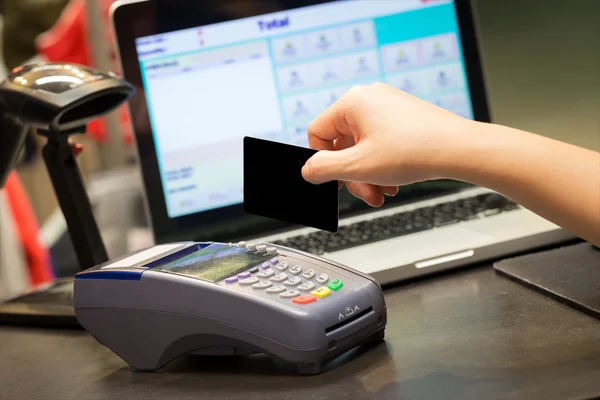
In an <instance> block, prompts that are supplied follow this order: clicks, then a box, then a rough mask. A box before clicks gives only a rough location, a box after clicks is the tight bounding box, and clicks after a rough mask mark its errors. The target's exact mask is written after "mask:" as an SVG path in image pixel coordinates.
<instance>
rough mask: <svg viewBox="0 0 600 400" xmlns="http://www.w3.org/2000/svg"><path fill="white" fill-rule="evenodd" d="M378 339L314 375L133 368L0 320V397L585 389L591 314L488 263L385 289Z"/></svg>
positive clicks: (594, 360)
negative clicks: (383, 324) (384, 324)
mask: <svg viewBox="0 0 600 400" xmlns="http://www.w3.org/2000/svg"><path fill="white" fill-rule="evenodd" d="M385 293H386V300H387V304H388V316H389V322H388V328H387V331H386V341H385V342H384V343H382V344H379V345H377V346H375V347H373V348H370V349H366V350H362V351H361V350H359V351H354V352H353V353H350V354H349V355H347V356H345V357H344V359H342V360H340V362H336V364H335V368H328V369H327V370H326V371H325V372H324V373H323V374H321V375H317V376H297V375H294V373H293V370H292V369H289V368H286V367H284V366H281V365H278V364H276V363H274V362H273V361H272V360H271V359H269V358H267V357H263V356H250V357H239V358H217V357H191V356H188V357H184V358H181V359H178V360H176V361H174V362H172V363H171V364H169V365H168V366H167V367H165V368H164V369H163V370H161V371H160V372H155V373H134V372H132V371H131V370H130V369H129V367H128V366H127V365H126V364H125V363H124V362H123V361H122V360H121V359H119V358H118V357H117V356H115V355H114V354H113V353H112V352H110V351H109V350H108V349H106V348H105V347H103V346H101V345H100V344H98V343H97V342H96V341H95V340H94V339H93V338H92V337H91V336H89V335H88V334H87V333H86V332H84V331H69V330H44V329H32V328H13V327H1V328H0V399H19V400H27V399H145V400H146V399H199V398H203V399H204V398H205V399H215V400H217V399H231V400H237V399H243V400H254V399H256V400H259V399H260V400H270V399H286V400H295V399H298V400H313V399H314V400H316V399H344V398H347V399H381V400H383V399H427V400H432V399H545V400H549V399H586V398H594V397H600V321H598V320H596V319H594V318H592V317H590V316H588V315H586V314H583V313H581V312H579V311H576V310H574V309H571V308H569V307H568V306H566V305H564V304H561V303H559V302H557V301H555V300H552V299H549V298H547V297H544V296H543V295H541V294H539V293H536V292H534V291H532V290H530V289H527V288H525V287H523V286H521V285H519V284H518V283H515V282H512V281H510V280H508V279H506V278H504V277H502V276H499V275H497V274H496V273H495V272H494V271H493V269H492V267H491V265H488V266H483V267H479V268H475V269H471V270H466V271H462V272H458V273H452V274H450V275H446V276H440V277H434V278H430V279H426V280H423V281H420V282H416V283H411V284H405V285H402V286H396V287H393V288H388V289H386V290H385Z"/></svg>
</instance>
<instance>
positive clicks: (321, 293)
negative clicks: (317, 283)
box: [310, 286, 331, 298]
mask: <svg viewBox="0 0 600 400" xmlns="http://www.w3.org/2000/svg"><path fill="white" fill-rule="evenodd" d="M330 293H331V290H329V288H327V287H325V286H321V287H320V288H318V289H317V290H313V291H312V292H310V294H312V295H313V296H315V297H320V298H323V297H327V296H329V294H330Z"/></svg>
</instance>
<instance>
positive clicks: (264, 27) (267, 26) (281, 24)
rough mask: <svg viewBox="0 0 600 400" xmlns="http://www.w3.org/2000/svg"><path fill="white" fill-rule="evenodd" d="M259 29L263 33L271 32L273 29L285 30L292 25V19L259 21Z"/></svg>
mask: <svg viewBox="0 0 600 400" xmlns="http://www.w3.org/2000/svg"><path fill="white" fill-rule="evenodd" d="M257 23H258V27H259V28H260V30H261V32H262V31H270V30H273V29H279V28H285V27H286V26H289V25H290V17H285V18H281V19H279V18H273V19H272V20H268V21H258V22H257Z"/></svg>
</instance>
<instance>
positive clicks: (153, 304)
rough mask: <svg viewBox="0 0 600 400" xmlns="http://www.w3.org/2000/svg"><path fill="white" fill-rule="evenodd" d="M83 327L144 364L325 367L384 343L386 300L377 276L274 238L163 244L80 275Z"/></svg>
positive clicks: (149, 367) (144, 367) (309, 370)
mask: <svg viewBox="0 0 600 400" xmlns="http://www.w3.org/2000/svg"><path fill="white" fill-rule="evenodd" d="M74 301H75V311H76V315H77V319H78V320H79V322H80V323H81V325H82V326H83V327H84V328H85V329H86V330H88V331H89V332H90V333H91V334H92V335H93V336H94V337H95V338H96V339H97V340H98V341H99V342H100V343H102V344H103V345H105V346H107V347H108V348H110V349H111V350H112V351H114V352H115V353H116V354H117V355H118V356H119V357H121V358H122V359H123V360H124V361H126V362H127V363H128V364H129V365H130V366H131V367H132V368H133V369H134V370H137V371H155V370H157V369H160V368H161V367H163V366H165V365H166V364H167V363H168V362H170V361H171V360H173V359H175V358H176V357H178V356H180V355H183V354H187V353H196V354H218V355H226V354H230V355H234V354H249V353H265V354H268V355H270V356H272V357H275V358H277V359H280V360H282V361H285V362H287V363H291V364H293V365H295V366H297V369H298V372H299V373H303V374H316V373H320V372H321V371H322V368H323V367H324V366H325V365H326V364H327V363H329V362H330V361H332V360H333V359H335V358H337V357H338V356H340V355H341V354H343V353H345V352H347V351H348V350H350V349H352V348H355V347H357V346H359V345H361V344H364V343H367V342H376V341H381V340H383V338H384V329H385V326H386V323H387V315H386V307H385V300H384V297H383V294H382V291H381V287H380V286H379V284H378V283H377V282H376V281H375V280H374V279H373V278H371V277H370V276H368V275H365V274H362V273H360V272H358V271H355V270H353V269H351V268H348V267H346V266H343V265H340V264H337V263H334V262H332V261H329V260H326V259H324V258H321V257H317V256H314V255H312V254H308V253H303V252H300V251H296V250H292V249H289V248H286V247H282V246H276V245H272V244H266V243H264V244H259V245H253V244H246V243H245V242H240V243H238V244H231V243H216V242H202V243H199V242H183V243H173V244H167V245H158V246H155V247H152V248H149V249H146V250H142V251H140V252H137V253H133V254H129V255H127V256H124V257H122V258H121V259H117V260H114V261H111V262H107V263H104V264H101V265H98V266H95V267H93V268H90V269H88V270H86V271H83V272H80V273H79V274H77V275H76V278H75V292H74Z"/></svg>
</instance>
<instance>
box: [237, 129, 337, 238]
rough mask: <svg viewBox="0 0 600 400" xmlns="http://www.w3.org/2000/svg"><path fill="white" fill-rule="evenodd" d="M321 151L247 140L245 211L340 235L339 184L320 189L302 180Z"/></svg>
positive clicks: (262, 140)
mask: <svg viewBox="0 0 600 400" xmlns="http://www.w3.org/2000/svg"><path fill="white" fill-rule="evenodd" d="M316 152H317V150H313V149H308V148H305V147H300V146H294V145H289V144H284V143H279V142H273V141H270V140H264V139H257V138H253V137H248V136H246V137H244V210H245V211H246V212H247V213H250V214H254V215H258V216H261V217H267V218H272V219H276V220H280V221H285V222H289V223H292V224H298V225H304V226H307V227H312V228H317V229H321V230H325V231H329V232H337V230H338V221H339V206H338V204H339V203H338V201H339V200H338V196H339V191H338V184H337V181H332V182H326V183H322V184H319V185H315V184H312V183H309V182H307V181H305V180H304V178H303V177H302V167H303V166H304V164H305V163H306V161H307V160H308V159H309V158H310V157H312V156H313V155H314V154H315V153H316Z"/></svg>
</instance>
